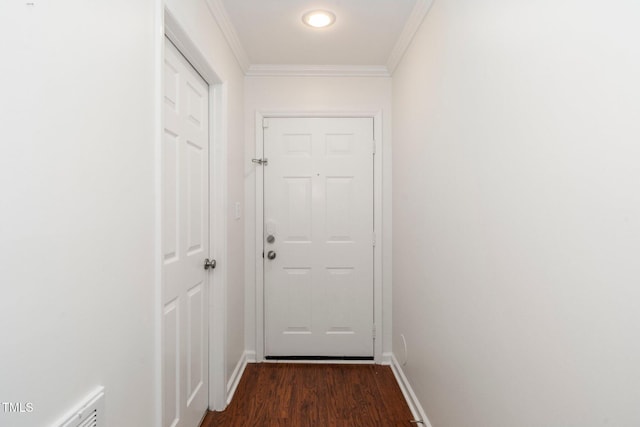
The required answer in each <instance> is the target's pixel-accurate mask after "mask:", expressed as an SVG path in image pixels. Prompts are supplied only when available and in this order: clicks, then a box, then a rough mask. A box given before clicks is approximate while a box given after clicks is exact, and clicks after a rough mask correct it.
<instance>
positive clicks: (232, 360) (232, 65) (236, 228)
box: [166, 0, 244, 380]
mask: <svg viewBox="0 0 640 427" xmlns="http://www.w3.org/2000/svg"><path fill="white" fill-rule="evenodd" d="M166 4H167V8H168V9H169V10H170V11H171V12H172V13H173V14H174V16H175V17H176V19H177V20H178V21H179V23H180V25H181V26H182V27H183V28H184V29H185V30H186V31H187V32H188V34H189V37H190V38H191V39H192V41H193V42H194V43H195V45H196V46H197V47H198V49H199V50H200V53H201V54H202V55H204V56H205V58H206V59H207V60H208V62H209V65H210V66H211V68H212V69H213V70H214V71H215V72H216V74H217V75H218V77H219V78H220V79H221V80H222V82H223V84H224V85H225V88H226V89H225V90H226V92H227V93H226V98H227V100H226V102H227V105H226V109H227V129H226V132H227V172H228V173H227V182H228V190H227V191H228V194H227V216H228V222H227V259H226V260H225V261H226V267H227V272H226V273H227V298H226V300H227V307H226V312H227V319H226V329H227V332H226V340H227V342H226V345H227V349H226V357H225V365H226V372H225V376H226V379H227V380H229V379H230V378H231V374H232V373H233V370H234V368H235V366H236V364H237V363H238V361H239V360H240V358H241V357H242V354H243V352H244V228H243V227H244V223H243V221H242V220H241V219H237V220H236V219H234V213H233V208H234V204H235V203H236V202H243V201H244V178H243V175H242V173H243V167H244V166H243V158H244V157H243V156H244V133H243V132H244V110H243V101H244V92H243V90H244V74H243V73H242V71H241V69H240V67H239V66H238V63H237V61H236V59H235V57H234V56H233V53H232V51H231V49H230V48H229V45H228V44H227V42H226V39H225V38H224V35H223V34H222V32H221V31H220V28H219V27H218V25H217V23H216V21H215V19H214V18H213V16H212V15H211V13H210V11H209V8H208V7H207V4H206V2H205V1H200V0H188V1H185V0H166ZM215 273H219V270H218V271H216V272H215Z"/></svg>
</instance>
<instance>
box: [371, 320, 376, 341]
mask: <svg viewBox="0 0 640 427" xmlns="http://www.w3.org/2000/svg"><path fill="white" fill-rule="evenodd" d="M371 335H372V338H373V339H374V340H375V339H376V324H375V323H374V324H373V328H371Z"/></svg>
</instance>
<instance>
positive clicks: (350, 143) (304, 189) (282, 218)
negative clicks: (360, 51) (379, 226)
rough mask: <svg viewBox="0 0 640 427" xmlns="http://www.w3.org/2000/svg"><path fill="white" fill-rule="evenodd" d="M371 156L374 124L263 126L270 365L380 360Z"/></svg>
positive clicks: (324, 121) (274, 121) (328, 121)
mask: <svg viewBox="0 0 640 427" xmlns="http://www.w3.org/2000/svg"><path fill="white" fill-rule="evenodd" d="M373 155H374V153H373V119H371V118H270V119H265V128H264V156H265V158H267V159H268V164H267V165H265V166H264V231H265V236H264V251H265V257H264V273H265V275H264V277H265V279H264V280H265V281H264V289H265V355H266V356H267V357H278V356H324V357H345V356H348V357H373V335H372V328H373V253H374V252H373V249H374V248H373ZM270 236H271V237H270ZM270 241H272V243H270ZM271 257H273V259H270V258H271Z"/></svg>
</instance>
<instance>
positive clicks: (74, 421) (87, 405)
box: [55, 387, 105, 427]
mask: <svg viewBox="0 0 640 427" xmlns="http://www.w3.org/2000/svg"><path fill="white" fill-rule="evenodd" d="M103 420H104V387H100V388H99V389H97V390H96V391H94V392H93V393H91V394H90V395H89V396H88V397H87V398H86V399H85V401H84V402H83V403H81V404H80V405H78V406H77V407H76V409H74V410H73V411H72V412H71V414H70V415H69V416H68V417H66V418H65V419H64V421H62V422H61V423H58V424H56V425H55V427H104V426H105V423H104V421H103Z"/></svg>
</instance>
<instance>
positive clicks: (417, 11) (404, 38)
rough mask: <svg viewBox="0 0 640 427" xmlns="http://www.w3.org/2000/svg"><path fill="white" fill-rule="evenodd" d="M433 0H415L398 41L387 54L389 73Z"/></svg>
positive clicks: (414, 33)
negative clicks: (389, 53)
mask: <svg viewBox="0 0 640 427" xmlns="http://www.w3.org/2000/svg"><path fill="white" fill-rule="evenodd" d="M433 1H434V0H417V1H416V4H415V6H414V7H413V10H412V11H411V15H409V18H408V19H407V23H406V24H405V26H404V29H403V30H402V33H401V34H400V37H398V41H397V42H396V44H395V46H394V47H393V50H392V51H391V55H389V59H388V60H387V69H388V70H389V74H393V72H394V71H395V70H396V67H397V66H398V64H399V63H400V60H401V59H402V57H403V56H404V53H405V52H406V51H407V49H408V48H409V45H410V44H411V41H412V40H413V37H414V36H415V35H416V32H418V29H419V28H420V25H422V21H424V18H425V16H427V13H429V9H431V5H432V4H433Z"/></svg>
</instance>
